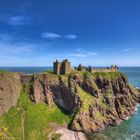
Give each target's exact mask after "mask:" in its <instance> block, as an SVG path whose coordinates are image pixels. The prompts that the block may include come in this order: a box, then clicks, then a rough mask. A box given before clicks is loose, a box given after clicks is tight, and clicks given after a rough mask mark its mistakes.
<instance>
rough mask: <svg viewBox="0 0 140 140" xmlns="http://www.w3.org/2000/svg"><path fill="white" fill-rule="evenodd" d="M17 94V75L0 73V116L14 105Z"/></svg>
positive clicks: (18, 84)
mask: <svg viewBox="0 0 140 140" xmlns="http://www.w3.org/2000/svg"><path fill="white" fill-rule="evenodd" d="M19 94H20V77H19V75H18V74H16V73H10V72H0V115H2V114H4V113H5V112H7V111H8V110H9V109H10V108H11V107H12V106H15V105H16V103H17V100H18V97H19Z"/></svg>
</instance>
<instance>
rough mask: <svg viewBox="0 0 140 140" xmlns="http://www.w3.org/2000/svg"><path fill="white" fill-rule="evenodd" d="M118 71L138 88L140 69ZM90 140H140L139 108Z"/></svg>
mask: <svg viewBox="0 0 140 140" xmlns="http://www.w3.org/2000/svg"><path fill="white" fill-rule="evenodd" d="M0 69H2V70H8V71H12V72H24V73H37V72H43V71H45V70H50V69H52V68H51V67H3V68H0ZM119 70H120V71H121V72H123V73H125V74H126V75H127V77H128V79H129V82H130V83H131V84H133V85H134V86H136V87H140V67H121V68H119ZM89 139H90V140H140V107H138V111H137V112H136V114H135V115H134V116H132V117H130V118H129V119H128V120H127V121H124V122H123V123H121V124H120V125H119V126H115V127H111V128H108V129H106V130H104V131H102V132H100V133H96V134H93V135H92V136H90V138H89Z"/></svg>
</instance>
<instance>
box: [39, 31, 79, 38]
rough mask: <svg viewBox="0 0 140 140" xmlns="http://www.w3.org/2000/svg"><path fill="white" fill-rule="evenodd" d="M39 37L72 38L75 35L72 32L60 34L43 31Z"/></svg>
mask: <svg viewBox="0 0 140 140" xmlns="http://www.w3.org/2000/svg"><path fill="white" fill-rule="evenodd" d="M41 37H42V38H46V39H50V40H55V39H61V38H63V39H70V40H73V39H76V38H77V36H76V35H74V34H67V35H60V34H57V33H52V32H44V33H42V34H41Z"/></svg>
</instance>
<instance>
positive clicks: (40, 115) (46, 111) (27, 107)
mask: <svg viewBox="0 0 140 140" xmlns="http://www.w3.org/2000/svg"><path fill="white" fill-rule="evenodd" d="M23 113H24V115H23ZM23 116H24V117H23ZM70 120H71V118H70V117H69V116H68V115H65V114H64V113H63V112H62V111H61V110H60V109H59V108H58V107H57V106H56V105H55V104H54V105H52V106H51V107H50V108H49V107H48V106H46V104H45V103H39V104H35V103H33V102H31V101H30V99H29V97H28V94H27V93H24V92H23V91H22V92H21V95H20V98H19V101H18V104H17V106H16V107H12V108H11V109H10V110H9V111H8V113H6V114H5V115H3V116H1V117H0V126H4V127H7V128H8V131H9V132H10V133H11V134H12V135H13V136H14V137H15V138H16V140H22V139H23V137H24V139H25V140H44V139H47V136H48V134H49V133H50V132H51V131H52V128H51V126H50V125H49V122H56V123H57V124H60V125H63V124H64V123H65V122H66V123H69V122H70ZM23 122H24V123H23ZM23 124H24V125H23ZM23 128H24V134H23Z"/></svg>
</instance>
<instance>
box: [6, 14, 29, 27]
mask: <svg viewBox="0 0 140 140" xmlns="http://www.w3.org/2000/svg"><path fill="white" fill-rule="evenodd" d="M30 23H31V20H30V19H29V18H26V17H23V16H13V17H12V16H10V17H9V18H8V24H10V25H13V26H16V25H26V24H30Z"/></svg>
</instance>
